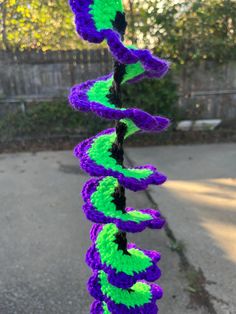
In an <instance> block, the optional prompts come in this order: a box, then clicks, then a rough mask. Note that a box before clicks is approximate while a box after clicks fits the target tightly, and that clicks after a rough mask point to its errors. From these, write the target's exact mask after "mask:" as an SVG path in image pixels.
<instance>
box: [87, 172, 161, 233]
mask: <svg viewBox="0 0 236 314" xmlns="http://www.w3.org/2000/svg"><path fill="white" fill-rule="evenodd" d="M103 178H104V177H99V178H92V179H90V180H89V181H87V182H86V183H85V185H84V187H83V190H82V197H83V200H84V202H85V204H84V206H83V210H84V213H85V215H86V217H87V218H88V219H89V220H91V221H92V222H94V223H102V224H107V223H114V224H115V225H116V226H117V228H119V229H120V230H123V231H125V232H133V233H134V232H141V231H143V230H144V229H146V228H150V229H161V228H162V227H163V226H164V224H165V220H164V218H162V217H161V215H160V213H159V212H158V211H157V210H154V209H149V208H147V209H141V210H139V211H140V212H142V213H144V214H149V215H151V216H152V219H150V220H147V221H140V222H134V221H124V220H121V219H119V218H112V217H108V216H105V214H104V213H102V212H100V211H98V210H97V209H96V208H95V207H94V206H93V204H92V202H91V196H92V194H93V193H94V192H95V191H96V190H97V187H98V185H99V182H100V181H101V180H103ZM133 210H134V209H133V208H129V207H128V208H126V212H131V211H133Z"/></svg>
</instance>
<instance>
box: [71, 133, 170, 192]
mask: <svg viewBox="0 0 236 314" xmlns="http://www.w3.org/2000/svg"><path fill="white" fill-rule="evenodd" d="M112 132H115V129H107V130H104V131H102V132H100V133H99V134H97V135H95V136H93V137H91V138H89V139H87V140H85V141H83V142H82V143H80V144H79V145H77V146H76V147H75V149H74V155H75V157H77V158H79V159H80V166H81V168H82V169H83V170H84V171H86V172H87V173H89V174H90V175H91V176H97V177H99V176H112V177H115V178H117V179H118V181H119V183H120V184H121V185H123V186H124V187H126V188H128V189H130V190H132V191H139V190H145V189H146V188H147V187H148V185H149V184H155V185H160V184H162V183H164V182H165V181H166V179H167V178H166V176H165V175H163V174H161V173H159V172H158V171H157V169H156V168H155V167H153V166H152V165H145V166H138V167H134V168H132V169H148V170H150V171H151V172H152V174H150V175H149V176H148V177H147V178H145V179H136V178H132V177H126V176H125V175H124V174H122V173H120V172H119V171H116V170H114V169H110V168H108V169H106V168H105V167H104V166H103V165H98V164H97V163H96V162H95V161H94V160H92V159H91V158H90V156H89V153H88V151H89V149H90V148H91V146H92V144H93V142H94V141H95V140H96V139H97V138H98V137H99V136H101V135H104V134H110V133H112ZM111 158H112V157H111ZM130 169H131V168H130Z"/></svg>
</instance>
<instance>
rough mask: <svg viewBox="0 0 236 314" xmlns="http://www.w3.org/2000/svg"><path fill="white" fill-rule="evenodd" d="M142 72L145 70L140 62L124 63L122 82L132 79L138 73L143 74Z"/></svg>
mask: <svg viewBox="0 0 236 314" xmlns="http://www.w3.org/2000/svg"><path fill="white" fill-rule="evenodd" d="M144 72H145V70H144V68H143V66H142V63H141V62H137V63H133V64H128V65H126V73H125V75H124V78H123V80H122V84H123V83H125V82H126V81H128V80H131V79H133V78H134V77H136V76H138V75H140V74H143V73H144Z"/></svg>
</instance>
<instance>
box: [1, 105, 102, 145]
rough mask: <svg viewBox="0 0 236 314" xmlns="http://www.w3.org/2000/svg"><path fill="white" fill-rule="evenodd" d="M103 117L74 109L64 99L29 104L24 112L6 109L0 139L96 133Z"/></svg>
mask: <svg viewBox="0 0 236 314" xmlns="http://www.w3.org/2000/svg"><path fill="white" fill-rule="evenodd" d="M104 125H107V121H104V120H101V119H99V118H96V117H94V116H93V115H89V114H87V115H86V114H84V113H83V114H82V113H80V112H75V111H74V110H72V108H71V107H69V106H68V104H67V102H66V101H64V102H58V103H41V104H31V105H29V108H28V109H27V110H26V112H25V113H24V112H9V113H8V114H7V115H6V116H4V117H2V119H1V120H0V134H1V138H2V139H11V138H16V137H25V136H26V137H27V136H29V137H37V136H40V137H41V136H42V137H48V136H50V135H55V134H57V135H73V134H79V133H80V132H84V133H96V132H98V131H99V130H101V129H102V128H103V127H104Z"/></svg>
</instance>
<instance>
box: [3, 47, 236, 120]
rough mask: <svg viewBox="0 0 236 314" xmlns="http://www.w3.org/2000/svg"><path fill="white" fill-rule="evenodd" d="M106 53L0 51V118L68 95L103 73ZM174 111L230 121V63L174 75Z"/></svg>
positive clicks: (233, 83)
mask: <svg viewBox="0 0 236 314" xmlns="http://www.w3.org/2000/svg"><path fill="white" fill-rule="evenodd" d="M111 68H112V60H111V57H110V54H109V53H108V51H107V50H106V49H101V50H89V51H88V50H84V51H79V50H74V51H55V52H54V51H51V52H46V53H43V52H34V51H33V52H32V51H29V52H18V53H9V52H5V51H0V112H1V111H4V108H5V109H6V110H9V109H10V110H11V108H12V106H13V104H17V105H19V104H20V105H21V107H22V108H24V103H25V102H32V101H38V102H39V101H43V100H53V99H55V98H57V99H58V98H60V97H63V98H65V97H66V96H67V95H68V91H69V89H70V87H71V86H73V85H74V84H76V83H79V82H83V81H86V80H88V79H93V78H97V77H99V76H101V75H104V74H106V73H109V72H110V71H111ZM175 79H176V81H177V84H178V86H179V94H180V99H179V106H180V108H182V109H183V111H184V112H185V113H186V116H189V117H194V118H222V119H230V118H236V61H230V62H228V63H226V64H215V63H212V62H205V63H202V64H200V65H199V66H197V67H196V66H191V65H189V64H187V65H185V66H183V67H182V70H181V71H180V72H178V73H176V74H175Z"/></svg>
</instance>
